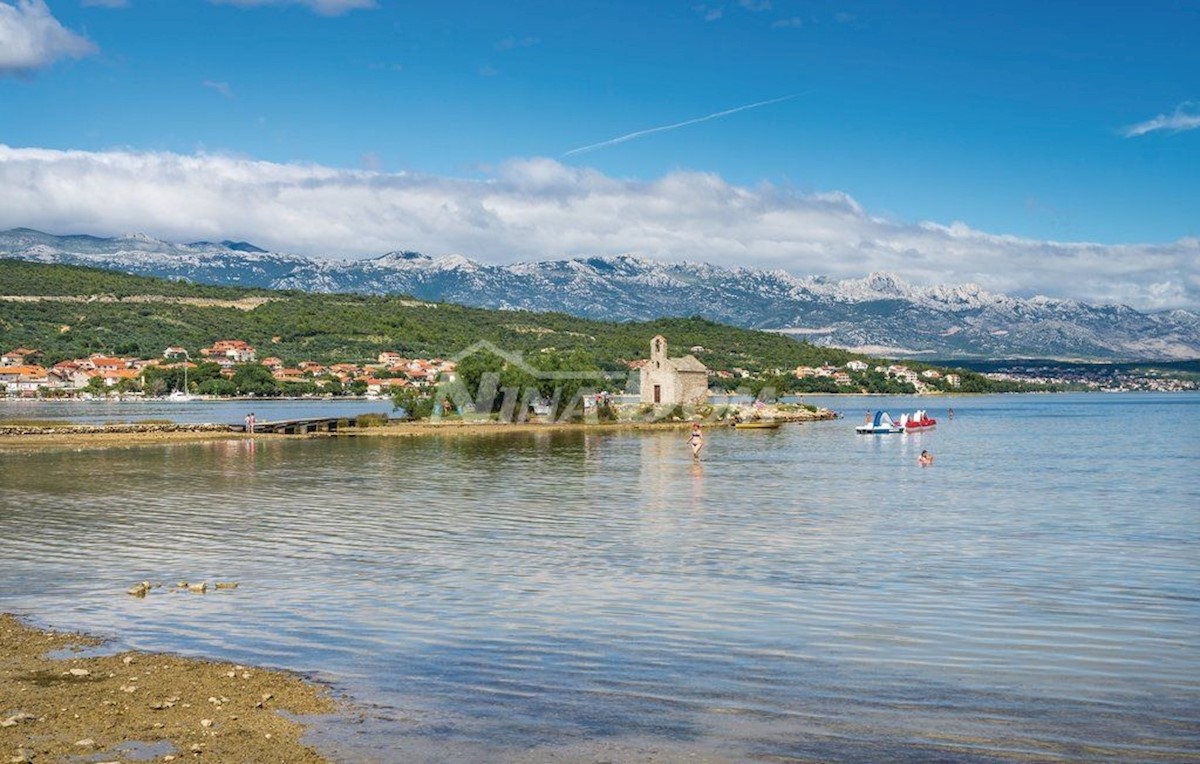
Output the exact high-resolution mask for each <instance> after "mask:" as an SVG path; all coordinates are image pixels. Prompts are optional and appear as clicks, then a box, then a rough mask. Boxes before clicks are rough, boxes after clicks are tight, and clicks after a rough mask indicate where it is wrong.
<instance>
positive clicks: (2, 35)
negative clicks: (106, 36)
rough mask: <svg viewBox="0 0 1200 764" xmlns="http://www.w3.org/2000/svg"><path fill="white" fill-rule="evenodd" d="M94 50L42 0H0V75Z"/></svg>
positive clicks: (36, 67) (25, 70) (21, 71)
mask: <svg viewBox="0 0 1200 764" xmlns="http://www.w3.org/2000/svg"><path fill="white" fill-rule="evenodd" d="M96 50H97V48H96V46H95V45H94V44H93V43H92V42H91V41H89V40H88V39H86V38H84V37H81V36H79V35H77V34H75V33H74V32H72V31H71V30H69V29H67V28H66V27H64V26H63V25H62V24H60V23H59V22H58V19H56V18H54V15H53V14H52V13H50V9H49V8H47V7H46V3H45V2H43V0H17V2H16V4H12V3H3V2H0V75H4V74H21V73H28V72H31V71H34V70H36V69H42V68H44V67H47V66H49V65H50V64H52V63H54V62H55V61H57V60H58V59H60V58H80V57H82V56H87V55H90V54H92V53H95V52H96Z"/></svg>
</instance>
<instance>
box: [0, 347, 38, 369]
mask: <svg viewBox="0 0 1200 764" xmlns="http://www.w3.org/2000/svg"><path fill="white" fill-rule="evenodd" d="M39 355H41V351H40V350H31V349H29V348H14V349H13V350H10V351H8V352H7V353H5V354H4V355H0V366H24V365H25V360H26V359H27V358H36V357H37V356H39Z"/></svg>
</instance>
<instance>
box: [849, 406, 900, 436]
mask: <svg viewBox="0 0 1200 764" xmlns="http://www.w3.org/2000/svg"><path fill="white" fill-rule="evenodd" d="M854 431H855V432H857V433H858V434H859V435H891V434H892V433H897V432H904V428H903V427H901V426H900V425H898V424H896V423H895V422H893V421H892V418H891V417H890V416H888V413H887V412H886V411H876V412H875V418H874V419H872V420H871V421H870V422H868V423H867V424H860V425H859V426H858V427H855V428H854Z"/></svg>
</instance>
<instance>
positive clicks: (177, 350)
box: [0, 336, 1196, 404]
mask: <svg viewBox="0 0 1200 764" xmlns="http://www.w3.org/2000/svg"><path fill="white" fill-rule="evenodd" d="M666 347H667V346H666V338H664V337H661V336H659V337H655V338H653V340H651V345H650V352H649V357H648V358H644V359H634V360H631V361H628V362H627V363H626V365H627V367H628V369H629V374H628V379H630V380H633V379H637V380H639V382H640V384H638V385H637V386H636V387H633V386H632V385H627V386H626V387H625V388H622V389H618V390H610V391H609V392H614V393H635V394H639V395H640V399H641V402H643V403H656V404H663V403H672V402H674V403H679V402H687V401H694V400H696V399H698V398H700V397H702V394H703V393H705V392H707V391H708V390H709V389H710V388H713V389H719V390H729V389H732V388H735V387H736V386H737V385H738V384H739V382H743V381H748V380H750V379H752V378H753V376H754V375H753V374H751V372H749V371H747V370H745V369H740V368H733V369H709V368H707V367H706V366H705V365H704V364H703V363H701V362H700V361H699V360H698V359H697V358H696V356H695V353H700V352H702V351H703V350H704V348H702V347H692V348H690V349H689V353H688V354H687V355H684V356H681V357H678V358H668V357H667V355H666V352H667V351H666ZM41 356H42V354H41V353H40V352H39V351H38V350H37V349H34V348H25V347H19V348H13V349H11V350H8V351H7V352H5V353H4V354H3V355H0V396H7V397H15V398H31V397H81V396H82V397H86V396H109V395H122V396H154V395H160V396H162V395H168V394H169V393H171V392H172V391H171V390H168V389H155V388H154V386H153V385H152V384H148V383H147V378H148V377H147V371H148V370H172V369H174V370H182V369H187V370H189V371H194V370H196V369H197V368H198V367H199V365H200V364H201V363H205V362H208V363H213V364H215V365H216V366H217V367H219V374H220V376H221V377H222V378H224V379H232V378H233V377H234V375H235V373H236V370H237V369H238V368H239V367H243V366H246V365H254V364H257V365H260V366H262V367H264V368H265V369H266V370H267V371H268V372H269V373H270V376H271V378H272V379H273V380H274V381H275V383H276V384H277V386H278V394H280V395H289V394H295V395H310V396H311V395H316V396H321V395H326V396H332V395H347V394H348V395H359V396H367V397H387V396H390V395H392V393H394V392H395V391H397V390H399V389H404V388H413V389H416V390H425V389H429V388H431V387H433V386H435V385H436V384H437V383H438V382H440V381H446V380H448V379H449V380H453V375H454V373H455V371H456V369H457V366H458V361H459V360H461V359H460V358H453V359H447V358H410V357H406V356H405V355H404V354H402V353H399V352H395V351H382V352H380V353H379V355H378V356H377V358H376V360H375V362H374V363H350V362H345V363H335V364H322V363H318V362H316V361H311V360H309V361H300V362H299V363H295V364H292V365H288V364H286V363H284V361H283V360H282V359H280V358H278V357H275V356H268V357H265V358H262V359H259V357H258V351H257V350H256V349H255V348H254V347H253V346H252V345H250V344H249V343H248V342H246V341H245V340H241V339H222V340H218V341H216V342H214V343H213V344H212V345H210V346H208V347H205V348H202V349H200V351H199V356H200V357H199V358H198V359H193V358H192V356H191V354H190V353H189V352H188V351H187V350H186V349H185V348H182V347H178V346H172V347H167V348H165V349H164V350H163V352H162V355H161V356H160V357H158V358H138V357H118V356H113V355H107V354H104V353H93V354H91V355H89V356H87V357H84V358H77V359H70V360H63V361H59V362H57V363H54V364H52V365H43V364H42V363H41V361H42V358H41ZM868 372H870V373H875V374H881V375H884V376H886V377H887V378H889V379H891V380H894V381H895V382H897V383H900V384H904V385H908V386H910V387H911V391H912V392H914V393H917V394H921V393H933V392H947V391H952V390H954V389H956V388H958V387H959V385H960V384H961V377H960V375H958V374H954V373H944V372H942V371H939V370H937V369H924V370H921V371H917V370H914V369H912V368H910V367H908V366H906V365H905V364H903V363H890V364H887V365H882V364H877V365H871V364H868V363H867V362H865V361H862V360H852V361H849V362H847V363H846V364H845V365H844V366H840V367H838V366H832V365H823V366H799V367H797V368H795V369H789V370H772V375H774V376H780V375H785V374H786V375H791V376H793V377H794V378H796V379H798V380H825V381H827V382H828V383H831V384H832V385H833V386H835V387H836V388H838V391H839V392H850V393H852V392H859V391H858V390H856V389H855V388H856V385H857V383H858V381H859V375H862V374H865V373H868ZM985 376H987V377H989V378H991V379H997V380H1018V381H1023V382H1036V383H1042V384H1060V385H1074V386H1077V387H1081V388H1084V389H1094V390H1105V391H1113V390H1117V391H1133V390H1142V391H1157V392H1172V391H1180V390H1194V389H1196V383H1195V381H1193V380H1188V379H1179V378H1175V377H1165V376H1161V375H1157V374H1152V373H1148V374H1140V375H1139V374H1134V373H1129V372H1125V373H1116V372H1097V371H1094V370H1088V369H1083V370H1079V371H1077V372H1074V373H1065V372H1063V371H1061V370H1059V371H1058V372H1057V373H1055V374H1054V375H1048V374H1047V373H1046V372H1045V371H1044V370H1043V371H1042V373H1040V374H1038V375H1035V376H1032V377H1031V376H1030V375H1029V374H1020V373H1014V371H1013V370H1007V369H1006V370H1001V371H997V372H993V373H989V374H986V375H985ZM193 379H194V377H193ZM193 386H194V385H193ZM629 388H632V389H629ZM185 392H187V391H185ZM199 392H201V393H202V394H203V392H204V390H203V389H201V390H200V391H199Z"/></svg>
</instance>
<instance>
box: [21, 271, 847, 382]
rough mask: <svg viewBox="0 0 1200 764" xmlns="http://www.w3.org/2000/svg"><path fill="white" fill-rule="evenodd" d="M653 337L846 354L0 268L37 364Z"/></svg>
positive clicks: (722, 348)
mask: <svg viewBox="0 0 1200 764" xmlns="http://www.w3.org/2000/svg"><path fill="white" fill-rule="evenodd" d="M40 298H45V299H40ZM655 334H662V335H664V336H666V337H667V339H668V341H669V343H670V345H671V351H672V354H673V355H681V354H683V353H687V352H689V349H690V348H692V347H695V346H699V347H702V348H703V350H697V351H696V352H695V355H696V356H697V357H699V358H700V360H702V361H703V362H704V363H705V364H707V365H708V366H709V367H710V368H713V369H732V368H735V367H740V368H744V369H747V370H750V371H753V372H760V371H763V370H769V369H791V368H795V367H796V366H799V365H820V364H822V363H832V364H837V365H841V364H844V363H845V362H846V361H847V360H849V359H851V358H853V357H855V356H854V355H853V354H850V353H846V352H844V351H840V350H834V349H828V348H816V347H813V346H811V345H807V344H804V343H801V342H796V341H795V340H792V339H790V338H787V337H784V336H781V335H778V334H771V333H766V332H758V331H750V330H745V329H737V328H734V327H730V326H724V325H721V324H716V323H713V322H711V321H706V320H703V319H699V318H669V319H661V320H657V321H648V322H639V323H608V322H602V321H592V320H587V319H581V318H575V317H572V316H568V315H565V314H561V313H531V312H525V311H497V310H484V309H475V308H466V307H462V306H458V305H452V304H447V303H427V302H420V301H416V300H413V299H408V298H401V297H372V296H359V295H314V294H305V293H300V292H271V291H267V290H261V289H240V288H231V287H215V286H197V285H193V284H189V283H185V282H177V281H164V280H160V279H153V278H144V277H137V276H128V275H123V274H119V273H115V272H112V271H105V270H97V269H91V268H80V267H74V266H59V265H44V264H38V263H28V262H20V261H15V260H5V261H3V262H0V347H3V349H5V350H8V349H11V348H14V347H18V346H24V347H30V348H36V349H38V350H40V351H42V354H43V355H42V362H43V363H54V362H56V361H58V360H62V359H66V358H77V357H80V356H85V355H88V354H89V353H96V352H103V353H112V354H116V355H136V356H140V357H146V358H150V357H157V356H160V355H161V354H162V351H163V349H164V348H166V347H168V346H171V345H182V346H183V347H185V348H187V349H188V350H189V351H191V352H192V353H193V354H195V353H197V352H198V351H199V349H200V348H201V347H206V346H208V345H210V344H212V343H213V342H214V341H216V340H219V339H243V340H246V341H248V342H249V343H250V344H252V345H254V346H255V347H256V348H257V349H258V353H259V357H260V358H261V357H264V356H267V355H275V356H279V357H280V358H282V359H283V360H284V361H285V362H289V363H293V362H296V361H301V360H314V361H318V362H321V363H335V362H343V361H349V362H359V363H362V362H367V361H373V360H374V359H375V357H376V356H377V355H378V353H379V352H380V351H381V350H395V351H399V352H401V353H405V354H409V355H413V356H421V357H434V356H442V357H452V356H454V355H456V354H457V353H459V352H460V351H462V350H464V349H466V348H468V347H470V346H471V345H472V344H474V343H475V342H477V341H479V340H488V341H490V342H492V343H494V344H496V345H497V346H499V347H501V348H503V349H505V350H510V351H516V352H522V353H530V352H537V351H541V350H543V349H546V348H555V349H557V350H559V351H570V350H573V349H575V348H584V349H586V350H587V351H589V352H590V353H591V354H592V355H594V357H595V358H596V360H597V362H598V363H599V364H600V365H601V366H602V367H606V368H617V367H618V366H619V365H620V364H621V363H622V362H623V361H625V360H629V359H635V358H643V357H645V356H646V354H647V352H648V349H649V343H650V338H651V337H653V336H654V335H655Z"/></svg>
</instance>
